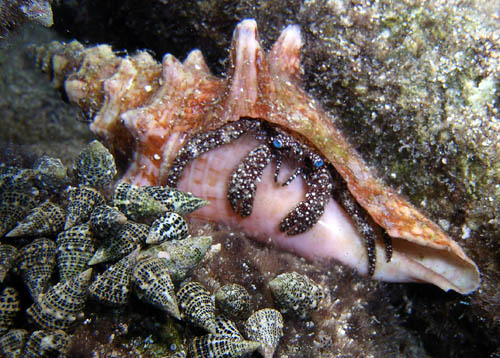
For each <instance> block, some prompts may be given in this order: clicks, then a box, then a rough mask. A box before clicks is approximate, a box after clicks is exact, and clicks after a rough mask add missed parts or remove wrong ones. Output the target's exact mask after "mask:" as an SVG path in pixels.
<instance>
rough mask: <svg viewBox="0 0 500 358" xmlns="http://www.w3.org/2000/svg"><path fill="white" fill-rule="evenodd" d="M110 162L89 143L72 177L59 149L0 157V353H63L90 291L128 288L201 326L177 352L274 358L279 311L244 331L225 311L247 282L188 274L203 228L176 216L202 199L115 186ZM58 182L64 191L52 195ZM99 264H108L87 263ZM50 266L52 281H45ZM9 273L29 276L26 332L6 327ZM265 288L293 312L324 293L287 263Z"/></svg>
mask: <svg viewBox="0 0 500 358" xmlns="http://www.w3.org/2000/svg"><path fill="white" fill-rule="evenodd" d="M116 172H117V171H116V167H115V162H114V158H113V156H112V155H111V153H109V151H108V150H107V149H106V148H105V147H104V146H103V145H102V144H101V143H100V142H98V141H93V142H92V143H90V144H89V145H88V146H87V147H86V148H85V149H84V150H83V151H82V152H81V153H80V154H79V156H78V158H77V159H76V160H75V161H74V167H73V177H74V178H73V183H75V182H76V184H77V185H75V186H70V185H69V184H70V182H71V180H70V178H69V177H68V175H67V170H66V168H65V167H64V166H63V164H62V163H61V161H60V160H58V159H54V158H49V157H42V158H41V159H40V160H39V161H37V162H36V163H35V165H34V166H33V168H31V169H22V168H17V167H10V166H6V165H2V164H0V217H1V219H2V222H1V226H0V237H4V239H2V240H5V241H8V243H5V241H4V242H2V243H0V284H2V286H3V287H2V288H3V290H2V292H1V293H0V356H6V357H13V358H14V357H28V358H29V357H48V356H50V357H52V356H57V357H65V356H66V353H67V350H68V347H69V345H70V342H71V331H72V330H73V329H74V328H75V327H76V326H77V325H78V324H79V323H80V322H82V320H83V318H84V311H85V305H86V303H87V300H88V298H89V297H90V298H91V299H94V300H96V301H98V302H100V303H102V304H105V305H111V306H120V305H125V304H126V303H127V302H128V300H129V297H130V295H131V293H132V292H135V293H136V295H137V296H138V297H139V298H140V299H141V300H143V301H145V302H147V303H149V304H151V305H153V306H155V307H157V308H158V309H160V310H162V311H164V312H166V313H167V314H168V315H170V316H171V317H173V318H175V319H178V320H182V321H184V322H186V323H189V324H192V325H194V326H198V327H201V328H202V329H204V330H206V332H207V334H206V335H204V336H201V337H195V338H194V339H192V340H191V342H190V343H189V345H188V347H187V349H186V350H185V351H182V352H178V353H176V354H177V356H182V354H184V355H185V354H188V355H189V356H192V357H241V356H243V355H246V354H247V353H251V352H254V351H256V350H258V351H259V352H260V353H261V354H262V355H263V356H264V357H265V358H270V357H272V356H273V354H274V352H275V350H276V348H277V346H278V343H279V340H280V338H281V337H282V335H283V331H282V330H283V324H284V323H283V317H282V315H281V313H280V312H279V311H277V310H275V309H272V308H266V309H261V310H258V311H256V312H254V313H253V314H252V315H250V317H248V319H247V320H246V321H245V322H244V324H243V325H242V326H243V327H244V330H245V336H246V339H245V338H244V337H243V335H242V334H240V332H239V331H238V328H237V325H236V324H235V323H234V321H233V320H242V319H244V318H245V317H247V315H248V313H249V311H250V297H249V295H248V292H247V291H246V290H245V288H244V287H242V286H240V285H238V284H228V285H225V286H222V287H220V288H219V290H218V291H217V292H216V293H215V295H212V294H211V293H210V292H209V291H208V290H207V289H206V288H205V287H203V285H201V284H200V283H198V282H194V281H190V280H189V276H190V274H191V272H192V271H193V270H194V269H195V268H196V266H197V265H198V264H199V263H200V261H201V260H202V258H203V257H204V255H205V253H206V252H207V251H208V250H209V248H210V247H211V245H212V238H211V237H210V236H192V235H191V234H190V232H189V227H188V224H187V222H186V220H185V218H184V216H183V215H185V214H188V213H191V212H193V211H194V210H196V209H198V208H200V207H202V206H204V205H206V204H207V201H205V200H203V199H200V198H197V197H195V196H193V195H191V194H190V193H184V192H181V191H178V190H175V189H171V188H168V187H162V186H151V187H137V186H134V185H131V184H128V183H120V184H118V185H116V187H115V188H114V190H113V189H112V186H113V183H114V177H115V175H116ZM63 189H64V190H63ZM61 191H63V192H64V193H65V195H64V198H63V199H62V200H61V199H60V198H59V200H54V198H57V195H58V194H56V193H60V192H61ZM111 192H112V195H111ZM107 195H108V196H110V199H109V200H107V199H106V196H107ZM42 199H46V200H42ZM40 202H41V203H40ZM61 202H62V203H64V204H65V208H63V207H62V206H61V204H60V203H61ZM108 204H109V205H108ZM151 221H152V222H151ZM147 222H151V224H150V225H148V224H147ZM51 238H55V240H53V239H51ZM98 243H100V246H99V247H97V246H98V245H97V244H98ZM101 263H108V264H107V266H106V268H105V269H104V270H103V271H102V272H100V273H97V272H95V271H97V270H96V269H95V267H96V266H95V265H97V264H101ZM100 266H103V265H98V266H97V267H98V268H99V267H100ZM56 267H57V272H58V274H59V281H58V282H57V283H56V284H55V285H53V286H51V287H50V284H51V282H52V280H53V278H52V276H53V273H54V272H55V269H56ZM93 271H94V272H93ZM10 275H18V276H20V277H22V279H23V282H24V283H25V285H26V286H27V290H28V292H29V293H30V295H31V298H32V301H33V303H32V305H31V306H30V307H28V308H27V309H26V316H27V318H28V322H29V325H28V326H27V327H37V329H38V330H36V331H31V332H28V330H26V329H16V328H15V327H13V326H14V325H15V322H16V317H18V316H19V314H20V310H21V303H20V299H19V293H18V292H17V291H16V289H15V288H14V287H10V286H9V285H8V282H9V280H8V279H6V278H7V277H9V276H10ZM176 287H177V288H178V290H177V292H176ZM269 288H270V289H271V291H272V293H273V297H274V299H275V302H276V304H277V306H278V307H279V309H280V310H281V311H282V312H285V311H293V312H295V313H296V314H298V315H299V316H300V317H306V316H307V315H308V313H309V312H310V311H311V310H314V309H316V308H317V307H318V303H319V301H320V300H321V298H322V297H323V293H322V289H321V287H320V286H319V285H317V284H316V283H314V282H313V281H312V280H310V279H309V278H307V277H305V276H303V275H299V274H297V273H295V272H293V273H284V274H281V275H279V276H277V277H276V278H275V279H274V280H272V281H271V282H270V283H269ZM217 311H219V312H220V313H221V314H220V315H216V312H217Z"/></svg>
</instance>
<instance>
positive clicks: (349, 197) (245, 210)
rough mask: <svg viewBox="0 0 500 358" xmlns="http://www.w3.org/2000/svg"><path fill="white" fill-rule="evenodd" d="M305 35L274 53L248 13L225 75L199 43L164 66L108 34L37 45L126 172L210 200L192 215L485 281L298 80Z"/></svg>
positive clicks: (284, 36) (389, 272)
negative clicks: (93, 42)
mask: <svg viewBox="0 0 500 358" xmlns="http://www.w3.org/2000/svg"><path fill="white" fill-rule="evenodd" d="M301 46H302V38H301V34H300V29H299V27H298V26H296V25H291V26H288V27H287V28H285V29H284V30H283V31H282V33H281V35H280V36H279V38H278V39H277V41H276V42H275V43H274V45H273V46H272V48H271V49H270V50H269V51H268V52H266V51H264V50H263V48H262V47H261V44H260V40H259V35H258V32H257V24H256V22H255V21H254V20H252V19H247V20H243V21H241V22H240V23H239V24H238V25H237V26H236V29H235V31H234V34H233V40H232V45H231V49H230V59H229V60H230V61H229V63H230V65H229V68H228V74H227V76H225V77H224V78H219V77H216V76H214V75H213V74H212V73H211V72H210V70H209V69H208V66H207V65H206V63H205V61H204V59H203V56H202V55H201V52H200V51H198V50H194V51H192V52H191V53H190V54H189V55H188V56H187V58H186V59H185V60H184V62H180V61H179V60H177V59H176V58H175V57H174V56H172V55H170V54H166V55H165V56H164V57H163V60H162V63H161V64H160V63H157V62H156V61H155V60H154V59H153V58H152V56H151V55H150V54H149V53H147V52H144V51H142V52H138V53H136V54H134V55H131V56H125V57H119V56H118V55H117V54H115V53H114V52H113V51H112V49H111V48H110V47H109V46H107V45H100V46H96V47H91V48H85V47H84V46H82V45H81V44H80V43H78V42H76V41H73V42H71V43H68V44H61V43H52V44H50V45H48V46H45V47H43V48H40V49H38V51H37V60H38V64H39V65H40V66H41V68H42V69H43V70H45V71H46V72H50V73H51V75H52V81H53V83H54V85H55V86H57V87H64V90H65V92H66V94H67V97H68V98H69V100H70V101H71V102H73V103H76V104H77V105H79V106H80V107H81V108H82V109H83V111H84V112H85V113H86V114H87V115H88V116H89V118H91V120H92V122H91V124H90V128H91V130H92V131H93V132H94V133H95V134H96V135H97V136H99V137H100V138H101V139H103V140H104V142H105V143H106V144H107V146H108V147H109V148H110V149H111V150H112V151H113V152H114V153H115V155H118V156H120V157H122V158H127V159H128V167H127V169H126V171H125V174H124V175H123V177H122V181H125V182H129V183H132V184H136V185H165V184H167V183H170V184H172V185H173V184H176V185H177V187H178V188H179V189H180V190H183V191H190V192H192V193H193V194H194V195H197V196H199V197H202V198H204V199H206V200H209V201H210V205H208V206H207V207H205V208H202V209H200V210H198V211H197V212H196V213H194V214H193V216H196V217H201V218H203V219H209V220H213V221H217V222H222V223H225V224H228V225H232V226H235V227H238V228H240V229H242V230H244V231H246V232H247V233H249V234H250V235H251V236H252V237H254V238H256V239H258V240H262V241H265V242H269V241H270V242H272V243H274V244H275V245H277V246H279V247H281V248H284V249H286V250H289V251H292V252H295V253H297V254H298V255H301V256H304V257H306V258H308V259H311V260H324V259H327V260H328V259H336V260H338V261H341V262H342V263H344V264H347V265H349V266H351V267H355V268H356V269H357V270H358V271H359V272H360V273H362V274H368V275H371V276H373V277H374V278H376V279H381V280H385V281H398V282H406V281H417V282H430V283H433V284H435V285H437V286H439V287H441V288H442V289H444V290H448V289H453V290H455V291H457V292H460V293H464V294H465V293H470V292H472V291H474V290H476V289H477V288H478V286H479V283H480V279H479V271H478V269H477V267H476V265H475V264H474V262H473V261H472V260H471V259H470V258H468V257H467V255H466V254H465V253H464V251H463V250H462V249H461V248H460V246H459V245H458V244H457V243H455V242H454V241H453V240H452V239H451V238H450V237H449V236H448V235H447V234H446V233H444V232H443V230H442V229H441V228H440V227H439V226H438V225H437V224H435V223H433V222H432V221H431V220H429V219H428V218H427V217H425V216H424V215H423V214H422V213H421V212H419V211H418V210H417V209H416V208H414V207H413V206H412V205H411V204H409V203H408V202H407V201H405V200H404V199H403V198H401V196H399V195H398V194H397V193H396V192H395V191H394V190H391V189H390V188H388V187H386V186H384V185H383V183H382V181H381V180H379V179H377V178H376V177H375V176H374V175H373V173H372V171H371V170H370V168H369V167H368V166H367V165H366V164H365V163H364V162H363V160H362V159H361V157H360V155H359V154H358V153H357V152H356V150H355V149H354V148H353V147H352V146H351V145H350V144H349V143H348V141H347V140H346V139H345V138H344V137H343V136H342V134H341V132H340V131H339V130H338V129H337V128H336V127H335V125H334V120H333V119H332V118H330V117H329V116H328V115H327V114H326V112H325V111H324V110H323V109H322V108H321V107H320V105H319V103H318V102H317V101H315V100H314V99H313V98H312V97H311V96H310V95H308V94H307V92H306V91H304V90H303V89H302V88H301V87H300V77H301V66H300V50H301ZM240 127H241V128H240ZM277 138H281V139H282V140H283V143H282V147H279V146H280V144H279V143H277V145H276V144H275V143H274V140H275V139H277ZM217 142H219V144H218V143H217ZM284 143H288V144H284ZM283 144H284V145H283ZM301 152H302V153H301ZM270 162H274V168H273V166H272V165H268V164H269V163H270ZM277 177H282V178H289V179H287V180H285V181H284V183H286V184H287V185H284V186H283V185H282V184H283V182H281V181H280V180H275V178H277ZM259 179H260V181H259ZM333 197H335V198H336V199H338V200H339V202H340V205H339V204H338V203H336V202H335V201H334V200H333ZM228 198H229V200H228ZM323 211H324V212H323ZM302 215H304V216H302ZM374 223H375V224H377V225H374ZM290 234H292V235H290ZM389 237H390V238H391V239H392V243H391V239H389ZM391 254H392V256H391ZM383 256H385V260H375V257H383Z"/></svg>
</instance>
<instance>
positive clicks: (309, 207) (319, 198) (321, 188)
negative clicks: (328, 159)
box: [280, 167, 332, 235]
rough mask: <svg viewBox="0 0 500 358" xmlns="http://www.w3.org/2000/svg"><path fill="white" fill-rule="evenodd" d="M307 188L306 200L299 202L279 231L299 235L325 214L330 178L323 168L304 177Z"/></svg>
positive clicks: (330, 190) (330, 187)
mask: <svg viewBox="0 0 500 358" xmlns="http://www.w3.org/2000/svg"><path fill="white" fill-rule="evenodd" d="M303 177H304V180H305V181H306V183H307V186H308V189H309V190H308V192H307V193H306V199H305V200H304V201H301V202H300V203H299V204H298V205H297V206H296V207H295V208H294V209H293V210H292V211H291V212H290V213H289V214H288V215H287V216H286V217H285V218H284V219H283V220H282V221H281V223H280V231H281V232H286V233H287V234H288V235H297V234H301V233H303V232H305V231H307V230H308V229H310V228H311V227H312V226H313V225H314V224H316V223H317V222H318V220H319V218H320V217H321V215H323V213H324V212H325V206H326V203H327V202H328V200H329V199H330V197H331V192H332V184H331V180H332V179H331V176H330V174H329V173H328V170H327V169H326V168H324V167H322V168H318V169H316V170H313V171H312V172H311V173H310V175H304V176H303Z"/></svg>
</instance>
